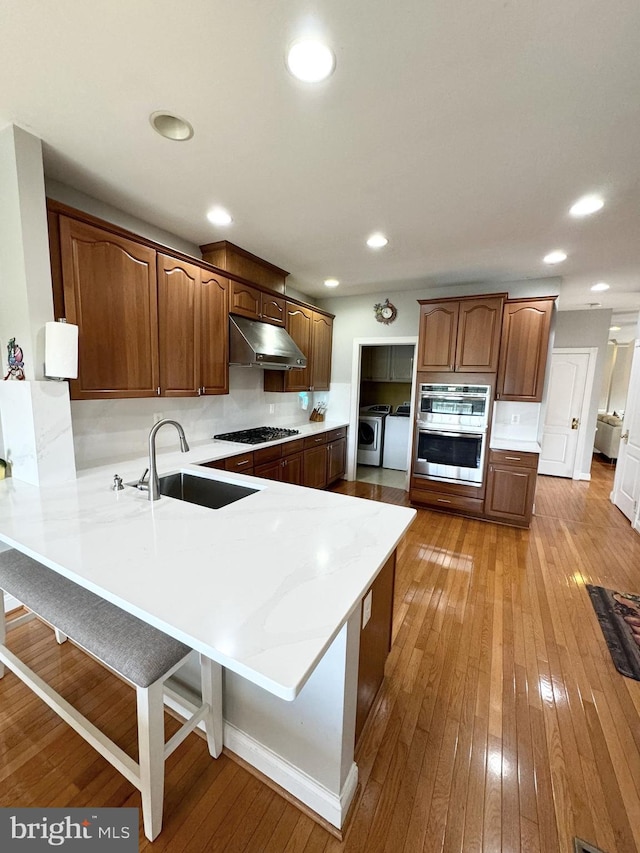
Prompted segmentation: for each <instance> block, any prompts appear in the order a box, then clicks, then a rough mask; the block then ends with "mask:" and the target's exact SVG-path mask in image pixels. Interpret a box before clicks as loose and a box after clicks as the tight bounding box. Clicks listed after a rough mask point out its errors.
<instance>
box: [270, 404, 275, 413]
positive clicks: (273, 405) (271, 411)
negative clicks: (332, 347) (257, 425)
mask: <svg viewBox="0 0 640 853" xmlns="http://www.w3.org/2000/svg"><path fill="white" fill-rule="evenodd" d="M275 411H276V404H275V403H269V414H270V415H273V414H275Z"/></svg>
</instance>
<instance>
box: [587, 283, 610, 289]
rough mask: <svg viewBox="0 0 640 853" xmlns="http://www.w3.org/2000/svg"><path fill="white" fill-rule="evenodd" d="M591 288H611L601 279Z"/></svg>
mask: <svg viewBox="0 0 640 853" xmlns="http://www.w3.org/2000/svg"><path fill="white" fill-rule="evenodd" d="M591 290H595V291H600V290H609V285H608V284H607V283H606V282H604V281H599V282H598V284H594V285H593V287H592V288H591Z"/></svg>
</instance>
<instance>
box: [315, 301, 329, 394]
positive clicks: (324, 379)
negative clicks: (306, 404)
mask: <svg viewBox="0 0 640 853" xmlns="http://www.w3.org/2000/svg"><path fill="white" fill-rule="evenodd" d="M332 338H333V319H332V318H331V317H327V315H326V314H318V313H317V311H314V312H313V334H312V347H311V361H312V374H311V388H312V389H313V390H314V391H328V390H329V384H330V383H331V341H332Z"/></svg>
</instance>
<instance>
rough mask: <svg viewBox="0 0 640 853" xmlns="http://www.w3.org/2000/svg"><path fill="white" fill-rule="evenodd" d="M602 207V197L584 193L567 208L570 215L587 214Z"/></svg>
mask: <svg viewBox="0 0 640 853" xmlns="http://www.w3.org/2000/svg"><path fill="white" fill-rule="evenodd" d="M602 207H604V199H603V198H602V197H601V196H599V195H585V196H582V198H579V199H578V201H577V202H576V203H575V204H573V205H572V206H571V208H570V210H569V213H570V214H571V215H572V216H588V215H589V214H590V213H595V212H596V211H597V210H600V209H601V208H602Z"/></svg>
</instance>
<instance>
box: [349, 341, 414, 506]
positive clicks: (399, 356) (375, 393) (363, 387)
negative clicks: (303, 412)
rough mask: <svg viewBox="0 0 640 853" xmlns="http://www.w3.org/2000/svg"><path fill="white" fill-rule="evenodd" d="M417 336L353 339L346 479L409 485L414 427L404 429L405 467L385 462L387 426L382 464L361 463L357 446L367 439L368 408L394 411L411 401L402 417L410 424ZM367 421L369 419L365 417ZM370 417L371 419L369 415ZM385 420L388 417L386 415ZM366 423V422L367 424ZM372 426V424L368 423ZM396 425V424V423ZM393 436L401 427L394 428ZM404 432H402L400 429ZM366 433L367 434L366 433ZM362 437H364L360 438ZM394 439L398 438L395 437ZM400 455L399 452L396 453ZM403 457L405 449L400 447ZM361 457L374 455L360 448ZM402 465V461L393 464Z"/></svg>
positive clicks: (411, 419) (407, 424) (370, 457)
mask: <svg viewBox="0 0 640 853" xmlns="http://www.w3.org/2000/svg"><path fill="white" fill-rule="evenodd" d="M417 343H418V339H417V337H379V338H356V339H354V342H353V358H352V373H351V389H352V392H351V409H350V415H349V426H350V429H349V446H348V451H347V479H348V480H362V481H364V482H369V483H374V484H377V485H388V486H391V487H393V488H401V489H405V490H408V488H409V457H410V454H411V433H412V431H411V429H410V428H409V429H408V430H407V429H406V428H405V430H404V432H406V433H408V435H407V438H406V451H405V456H406V466H405V467H406V470H401V469H400V468H398V467H394V468H391V467H385V462H384V429H385V427H386V424H385V423H383V425H382V426H383V429H382V433H381V434H382V447H381V452H380V460H379V461H380V464H377V463H378V459H377V458H376V459H375V460H374V461H375V463H376V464H358V455H359V454H358V448H359V446H360V445H361V444H362V442H363V441H365V439H366V435H367V434H368V432H369V431H367V430H365V431H364V432H363V435H362V436H360V432H361V431H360V421H361V418H360V410H361V409H362V408H365V407H374V408H377V407H382V408H384V407H385V406H386V407H390V408H391V411H392V412H395V411H396V409H397V408H398V406H402V404H404V403H409V404H410V415H409V417H407V418H405V419H403V421H404V424H405V425H406V427H408V426H409V425H410V424H412V423H413V420H414V419H413V399H414V393H413V390H414V388H415V375H416V374H415V371H416V366H415V348H416V346H417ZM365 420H367V419H366V418H365ZM369 420H370V418H369ZM382 420H383V422H384V421H386V420H387V416H385V417H383V419H382ZM365 426H366V425H365ZM369 426H371V425H370V424H369ZM394 426H395V424H394ZM391 432H393V434H394V436H395V435H396V434H397V433H398V430H392V431H390V433H389V434H391ZM400 432H402V431H400ZM365 433H366V434H365ZM361 439H362V440H361ZM394 441H395V438H394ZM396 456H397V454H396ZM400 456H402V450H400ZM360 458H361V460H365V459H366V461H368V462H369V463H371V460H372V459H373V455H372V454H370V453H367V452H364V453H363V452H362V450H361V451H360ZM390 464H393V465H399V464H402V463H401V462H400V463H396V462H393V463H390Z"/></svg>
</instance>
